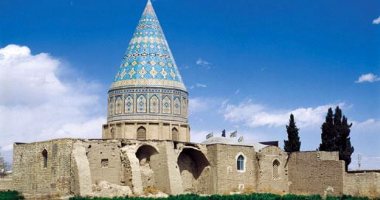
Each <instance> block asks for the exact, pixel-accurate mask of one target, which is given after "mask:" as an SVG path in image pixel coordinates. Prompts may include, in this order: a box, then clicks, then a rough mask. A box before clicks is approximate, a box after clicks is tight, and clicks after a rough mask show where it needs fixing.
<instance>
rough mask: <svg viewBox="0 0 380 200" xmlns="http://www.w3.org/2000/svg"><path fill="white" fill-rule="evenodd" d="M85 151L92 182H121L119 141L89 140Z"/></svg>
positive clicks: (119, 183)
mask: <svg viewBox="0 0 380 200" xmlns="http://www.w3.org/2000/svg"><path fill="white" fill-rule="evenodd" d="M86 151H87V157H88V161H89V165H90V169H91V177H92V183H94V184H95V183H98V182H99V181H107V182H109V183H113V184H118V185H121V184H122V178H121V177H122V163H121V156H120V155H121V151H120V141H118V140H90V141H87V142H86Z"/></svg>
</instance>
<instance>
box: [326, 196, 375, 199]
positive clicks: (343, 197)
mask: <svg viewBox="0 0 380 200" xmlns="http://www.w3.org/2000/svg"><path fill="white" fill-rule="evenodd" d="M326 200H370V198H368V197H353V196H350V195H343V196H340V197H335V196H327V197H326Z"/></svg>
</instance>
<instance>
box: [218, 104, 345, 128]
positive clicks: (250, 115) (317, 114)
mask: <svg viewBox="0 0 380 200" xmlns="http://www.w3.org/2000/svg"><path fill="white" fill-rule="evenodd" d="M335 106H336V105H333V104H328V105H322V106H318V107H314V108H313V107H308V108H296V109H293V110H279V111H276V110H275V111H273V110H270V109H269V108H267V107H265V106H264V105H261V104H255V103H253V102H252V101H250V100H249V101H246V102H242V103H240V104H239V105H234V104H226V105H225V107H224V112H223V114H224V118H225V120H227V121H231V122H243V123H244V124H245V125H246V126H248V127H251V128H256V127H278V126H284V125H285V124H286V123H287V122H288V120H289V115H290V114H291V113H293V114H294V116H295V119H296V122H297V125H298V126H299V127H309V126H314V125H320V124H321V123H322V122H323V120H324V117H325V115H326V113H327V110H328V108H330V107H335ZM339 106H341V107H342V106H344V104H343V103H341V104H339Z"/></svg>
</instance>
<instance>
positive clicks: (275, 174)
mask: <svg viewBox="0 0 380 200" xmlns="http://www.w3.org/2000/svg"><path fill="white" fill-rule="evenodd" d="M287 158H288V154H287V153H286V152H284V151H282V150H281V149H280V148H278V147H275V146H268V147H265V148H263V149H261V150H260V151H259V152H258V154H257V159H258V160H259V162H258V169H257V176H258V184H257V190H258V191H259V192H270V193H275V194H284V193H287V192H288V191H289V187H288V160H287Z"/></svg>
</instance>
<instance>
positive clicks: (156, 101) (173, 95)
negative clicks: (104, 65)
mask: <svg viewBox="0 0 380 200" xmlns="http://www.w3.org/2000/svg"><path fill="white" fill-rule="evenodd" d="M188 105H189V97H188V92H187V91H186V88H185V86H184V84H183V82H182V78H181V75H180V74H179V71H178V68H177V66H176V64H175V61H174V58H173V56H172V53H171V52H170V49H169V45H168V43H167V42H166V39H165V36H164V33H163V31H162V29H161V26H160V23H159V22H158V19H157V16H156V14H155V12H154V10H153V7H152V3H151V2H150V1H149V0H148V3H147V5H146V7H145V10H144V13H143V14H142V17H141V19H140V21H139V24H138V26H137V28H136V31H135V33H134V34H133V37H132V39H131V42H130V43H129V46H128V49H127V51H126V53H125V56H124V59H123V61H122V63H121V66H120V68H119V70H118V72H117V74H116V76H115V80H114V82H113V83H112V86H111V88H110V90H109V91H108V115H107V124H104V125H103V138H104V139H115V138H125V139H137V140H174V141H186V142H188V141H190V126H189V124H188Z"/></svg>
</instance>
